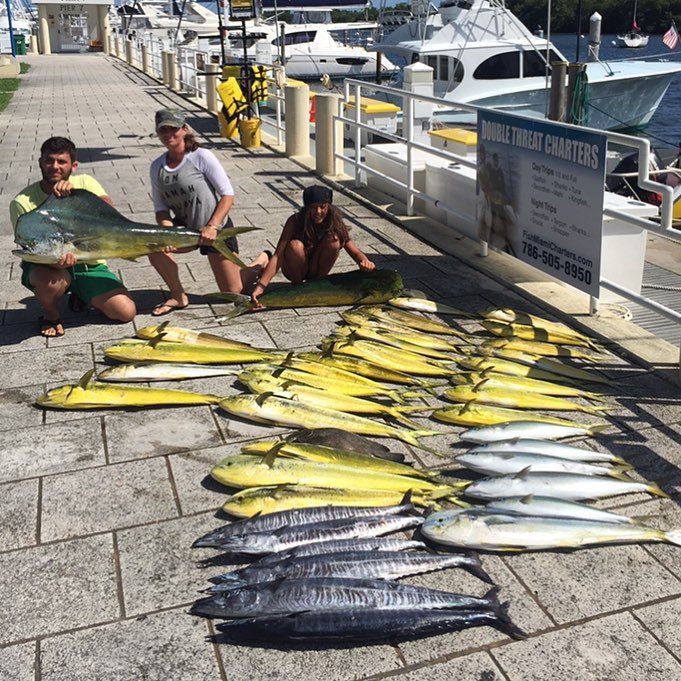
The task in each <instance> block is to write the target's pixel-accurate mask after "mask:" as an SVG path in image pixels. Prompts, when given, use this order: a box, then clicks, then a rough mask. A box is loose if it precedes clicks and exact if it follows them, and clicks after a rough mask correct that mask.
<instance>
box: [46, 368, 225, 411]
mask: <svg viewBox="0 0 681 681" xmlns="http://www.w3.org/2000/svg"><path fill="white" fill-rule="evenodd" d="M93 374H94V371H88V372H87V373H86V374H85V375H84V376H83V377H82V378H81V379H80V382H79V383H78V384H77V385H62V386H59V387H58V388H52V389H51V390H48V391H47V392H46V393H44V394H43V395H40V396H39V397H38V398H37V399H36V404H37V405H38V406H40V407H50V408H51V409H112V408H114V407H170V406H191V405H199V404H218V403H219V402H220V401H221V400H222V399H223V398H222V397H219V396H218V395H207V394H202V393H193V392H189V391H187V390H169V389H166V388H145V387H142V386H139V385H126V386H113V385H110V384H108V383H98V382H96V381H93V380H92V376H93Z"/></svg>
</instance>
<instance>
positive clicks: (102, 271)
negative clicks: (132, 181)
mask: <svg viewBox="0 0 681 681" xmlns="http://www.w3.org/2000/svg"><path fill="white" fill-rule="evenodd" d="M39 164H40V171H41V173H42V180H40V181H39V182H34V183H33V184H31V185H29V186H28V187H26V189H24V190H23V191H21V192H19V194H17V195H16V196H15V197H14V199H13V200H12V202H11V203H10V206H9V213H10V219H11V221H12V225H13V227H14V229H15V231H16V226H17V220H18V219H19V217H20V216H21V215H23V214H24V213H28V212H30V211H32V210H34V209H36V208H37V207H38V206H40V204H41V203H43V201H45V200H46V199H47V198H48V196H49V195H50V194H54V195H55V196H57V197H63V196H68V195H69V194H70V193H71V191H72V190H73V189H86V190H87V191H90V192H92V193H93V194H96V195H97V196H99V197H100V198H101V199H102V200H104V201H106V202H107V203H109V204H112V201H111V199H110V198H109V197H108V196H107V195H106V192H105V191H104V189H103V188H102V185H100V184H99V182H97V180H95V178H94V177H91V176H90V175H73V173H74V172H75V171H76V169H77V168H78V161H76V147H75V145H74V144H73V142H72V141H71V140H69V139H67V138H66V137H50V139H48V140H46V141H45V142H44V143H43V145H42V147H41V148H40V160H39ZM112 205H113V204H112ZM21 269H22V276H21V283H22V284H23V285H24V286H26V288H29V289H31V290H32V291H33V293H34V294H35V297H36V298H37V300H38V302H39V303H40V305H41V307H42V308H43V316H42V317H41V318H40V333H41V335H43V336H45V337H46V338H53V337H55V336H63V335H64V327H63V325H62V323H61V321H60V319H59V300H60V299H61V298H62V296H64V295H65V294H66V293H68V292H71V293H72V295H74V296H77V297H78V298H79V299H80V300H82V301H83V302H84V303H85V304H86V305H92V307H94V308H96V309H97V310H99V311H100V312H103V313H104V314H105V315H106V316H107V317H109V319H113V320H114V321H118V322H129V321H132V320H133V319H134V317H135V314H136V313H137V309H136V307H135V303H134V301H133V300H132V298H131V297H130V295H129V294H128V291H127V289H126V288H125V287H124V286H123V283H122V282H121V280H120V279H119V278H118V277H117V276H116V275H115V274H114V273H113V272H112V271H111V270H110V269H109V268H108V267H107V266H106V263H104V262H103V261H97V262H76V256H75V255H74V254H73V253H67V254H66V255H64V256H62V257H61V259H60V260H59V262H58V263H57V264H55V265H37V264H34V263H28V262H22V263H21Z"/></svg>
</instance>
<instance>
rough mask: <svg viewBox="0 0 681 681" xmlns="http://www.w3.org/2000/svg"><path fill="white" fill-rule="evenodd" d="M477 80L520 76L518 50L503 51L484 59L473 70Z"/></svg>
mask: <svg viewBox="0 0 681 681" xmlns="http://www.w3.org/2000/svg"><path fill="white" fill-rule="evenodd" d="M473 78H476V79H477V80H502V79H504V78H520V52H516V51H513V52H504V53H503V54H495V55H494V56H493V57H490V58H489V59H485V61H484V62H482V64H480V66H478V68H477V69H475V71H474V72H473Z"/></svg>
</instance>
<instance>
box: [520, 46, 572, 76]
mask: <svg viewBox="0 0 681 681" xmlns="http://www.w3.org/2000/svg"><path fill="white" fill-rule="evenodd" d="M545 58H546V52H543V53H541V54H539V53H538V52H534V51H532V52H530V51H527V52H523V78H533V77H536V76H539V77H541V78H543V77H544V76H545V75H546V74H547V73H548V74H550V73H551V63H552V62H554V61H562V59H560V57H559V56H558V55H557V54H556V53H555V52H554V51H553V50H551V51H550V52H549V68H548V70H546V68H545V67H546V62H545V61H544V59H545Z"/></svg>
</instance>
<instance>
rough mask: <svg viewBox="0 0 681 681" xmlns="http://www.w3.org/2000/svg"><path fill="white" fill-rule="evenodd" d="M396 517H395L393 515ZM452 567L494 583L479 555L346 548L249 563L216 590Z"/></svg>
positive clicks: (379, 576)
mask: <svg viewBox="0 0 681 681" xmlns="http://www.w3.org/2000/svg"><path fill="white" fill-rule="evenodd" d="M391 520H394V518H391ZM448 567H460V568H463V569H464V570H467V571H468V572H470V573H471V574H473V575H475V576H476V577H478V578H479V579H481V580H483V581H485V582H488V583H490V584H491V583H492V580H491V579H490V577H489V575H488V574H487V573H486V572H485V571H484V570H483V568H482V565H481V563H480V558H478V556H475V555H473V556H465V555H459V554H438V553H430V552H428V551H344V552H341V553H327V554H324V555H323V556H314V555H313V556H302V557H299V558H287V559H285V560H282V561H280V562H278V563H273V564H271V565H258V564H257V563H256V564H253V565H248V566H246V567H244V568H241V569H239V570H235V571H233V572H227V573H225V574H223V575H220V577H218V579H219V582H218V583H217V584H216V585H215V586H213V587H211V588H210V589H209V591H210V592H212V593H218V592H221V591H229V590H231V589H240V588H242V587H244V586H247V585H249V584H259V583H260V584H261V583H263V582H271V581H273V580H275V579H282V578H286V579H287V580H288V579H310V580H312V579H315V578H324V577H339V578H344V579H388V580H392V579H399V578H400V577H408V576H410V575H420V574H424V573H426V572H433V571H435V570H443V569H444V568H448Z"/></svg>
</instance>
